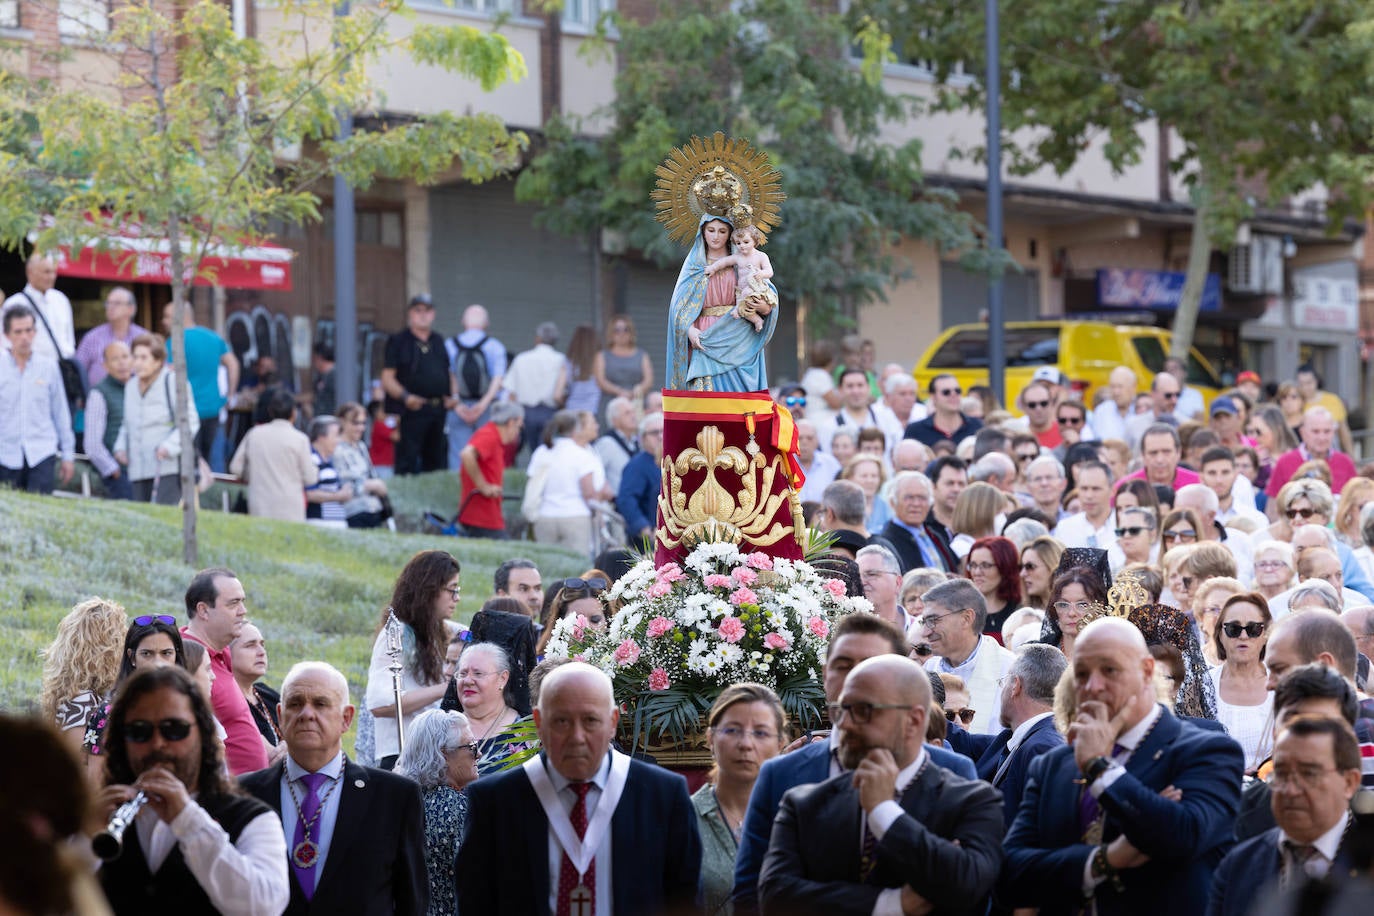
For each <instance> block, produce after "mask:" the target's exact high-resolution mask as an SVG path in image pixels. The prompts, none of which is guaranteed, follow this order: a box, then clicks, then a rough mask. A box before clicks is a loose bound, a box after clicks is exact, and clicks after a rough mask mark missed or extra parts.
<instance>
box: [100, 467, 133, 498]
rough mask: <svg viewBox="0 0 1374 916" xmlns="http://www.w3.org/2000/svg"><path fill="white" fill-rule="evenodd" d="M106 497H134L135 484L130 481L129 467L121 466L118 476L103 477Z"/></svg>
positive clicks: (101, 480)
mask: <svg viewBox="0 0 1374 916" xmlns="http://www.w3.org/2000/svg"><path fill="white" fill-rule="evenodd" d="M100 482H101V483H103V484H104V485H105V498H106V499H133V498H134V485H133V484H131V483H130V482H129V469H128V468H121V469H120V471H119V476H118V477H102V478H100Z"/></svg>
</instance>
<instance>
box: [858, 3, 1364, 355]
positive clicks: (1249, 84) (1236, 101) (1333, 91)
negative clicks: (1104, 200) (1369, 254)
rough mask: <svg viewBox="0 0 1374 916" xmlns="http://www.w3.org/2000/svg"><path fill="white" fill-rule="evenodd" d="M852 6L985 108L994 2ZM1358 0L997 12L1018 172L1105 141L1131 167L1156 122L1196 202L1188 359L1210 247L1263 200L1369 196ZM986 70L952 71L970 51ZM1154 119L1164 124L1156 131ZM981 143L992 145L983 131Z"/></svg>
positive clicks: (1180, 340) (968, 59)
mask: <svg viewBox="0 0 1374 916" xmlns="http://www.w3.org/2000/svg"><path fill="white" fill-rule="evenodd" d="M849 15H850V16H851V17H853V21H855V22H860V21H862V22H866V23H869V24H872V25H874V26H876V27H878V28H880V29H881V30H882V31H884V32H886V33H887V34H888V36H889V37H890V38H891V40H892V43H893V46H894V47H900V48H902V49H903V51H904V53H906V54H909V55H910V56H911V57H913V58H919V59H922V60H928V61H932V62H934V65H935V67H936V70H937V74H938V76H939V77H940V78H941V85H942V90H941V98H940V101H939V102H938V105H939V106H940V107H943V108H947V109H954V108H964V109H967V110H970V111H976V112H980V111H982V110H984V105H985V102H986V96H985V92H984V87H983V85H982V83H981V81H980V80H978V79H977V78H976V77H977V75H979V74H981V72H982V67H981V63H979V62H980V61H981V60H982V59H983V55H984V44H983V42H984V28H985V25H986V23H985V22H984V14H983V5H982V4H977V3H968V2H964V0H854V2H853V3H852V4H851V5H850V9H849ZM1361 20H1370V14H1369V7H1368V4H1367V3H1363V2H1359V0H1334V2H1327V3H1313V2H1311V0H1265V2H1263V3H1254V2H1250V0H1182V2H1174V3H1159V2H1156V0H1021V2H1018V3H1016V4H1006V3H1004V4H1002V14H1001V16H1000V17H999V27H1000V31H1001V41H1002V48H1001V66H1002V71H1001V72H1002V82H1003V85H1002V87H1001V90H1002V123H1003V126H1004V129H1005V136H1004V138H1003V143H1004V153H1005V155H1006V156H1007V161H1008V166H1009V168H1010V170H1011V171H1012V172H1013V173H1014V174H1023V175H1024V174H1029V173H1030V172H1033V171H1035V170H1036V169H1039V168H1042V167H1045V166H1049V167H1051V168H1053V169H1054V170H1055V171H1056V172H1058V173H1059V174H1063V173H1064V172H1066V171H1068V169H1069V168H1071V167H1072V166H1073V165H1074V163H1075V162H1077V161H1078V160H1079V158H1080V157H1082V156H1083V155H1085V154H1086V153H1087V151H1088V150H1089V148H1090V146H1092V145H1093V144H1094V143H1096V142H1097V141H1099V140H1100V141H1101V145H1100V147H1099V148H1100V150H1101V154H1102V155H1104V156H1105V157H1106V159H1107V161H1108V162H1109V163H1110V164H1111V165H1112V166H1113V168H1114V169H1115V170H1116V171H1117V172H1118V173H1120V171H1121V170H1123V169H1124V168H1125V167H1126V166H1127V165H1131V164H1134V163H1137V162H1139V161H1140V158H1141V155H1142V152H1143V151H1144V149H1145V148H1146V145H1147V143H1148V142H1149V136H1150V135H1149V134H1147V133H1146V131H1145V130H1144V128H1146V127H1148V126H1150V122H1156V123H1158V124H1160V125H1163V126H1164V127H1166V128H1169V129H1172V130H1173V131H1176V132H1177V135H1178V137H1179V138H1181V141H1182V142H1181V143H1180V144H1177V145H1175V146H1174V147H1173V148H1172V149H1171V150H1170V154H1171V155H1170V161H1169V165H1170V167H1171V168H1172V169H1173V171H1174V173H1175V174H1182V175H1183V176H1184V177H1185V180H1186V182H1187V184H1188V187H1189V189H1190V192H1191V194H1192V199H1193V205H1194V207H1195V216H1194V231H1193V236H1192V244H1191V247H1190V249H1189V254H1188V269H1187V280H1186V283H1185V286H1184V291H1183V301H1182V302H1181V303H1180V305H1179V308H1178V312H1177V314H1176V316H1175V324H1174V333H1173V353H1174V355H1177V356H1182V357H1183V358H1186V357H1187V353H1188V348H1189V347H1190V346H1191V344H1192V339H1193V332H1194V329H1195V326H1196V321H1197V312H1198V307H1199V305H1200V302H1201V298H1202V291H1203V286H1204V283H1205V281H1206V275H1207V267H1208V262H1209V260H1210V257H1211V252H1212V248H1213V246H1214V245H1215V246H1218V247H1226V246H1229V240H1230V239H1232V238H1234V236H1235V231H1236V228H1237V226H1238V224H1239V223H1240V222H1242V221H1244V220H1245V219H1246V218H1247V217H1249V216H1251V215H1253V214H1254V212H1255V210H1256V208H1257V207H1265V206H1273V207H1279V206H1282V205H1283V202H1284V201H1285V200H1286V199H1288V198H1291V197H1293V196H1294V195H1297V194H1300V193H1303V192H1306V191H1310V190H1312V189H1314V188H1318V187H1325V188H1326V189H1327V190H1328V191H1329V192H1330V195H1329V197H1328V201H1327V204H1328V216H1329V217H1330V218H1331V219H1332V220H1333V222H1334V221H1337V220H1339V219H1340V218H1341V217H1345V216H1356V217H1360V218H1363V216H1364V212H1365V210H1366V208H1367V207H1368V206H1369V204H1370V201H1371V193H1370V192H1371V184H1370V181H1369V178H1370V175H1371V174H1372V173H1374V169H1371V165H1374V161H1371V159H1370V150H1371V146H1370V144H1371V138H1374V107H1372V106H1371V105H1370V104H1369V98H1368V97H1369V91H1370V88H1371V75H1372V74H1374V71H1371V64H1374V22H1371V21H1366V22H1365V23H1364V24H1363V25H1361V24H1360V23H1361ZM961 63H962V64H963V70H964V72H965V73H969V74H973V75H974V76H975V78H974V79H973V80H960V81H955V82H950V81H948V80H947V79H945V78H947V77H948V76H949V75H950V74H951V73H952V72H953V71H954V69H955V67H956V66H957V65H959V64H961ZM1151 130H1153V128H1151ZM970 150H971V151H972V152H973V153H974V154H975V155H976V154H979V153H981V149H976V148H974V147H973V145H972V144H971V146H970Z"/></svg>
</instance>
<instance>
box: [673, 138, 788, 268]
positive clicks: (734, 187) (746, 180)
mask: <svg viewBox="0 0 1374 916" xmlns="http://www.w3.org/2000/svg"><path fill="white" fill-rule="evenodd" d="M654 173H655V174H656V175H658V183H657V187H656V188H655V189H654V191H653V195H652V196H653V199H654V201H655V203H656V204H657V206H658V213H657V217H658V219H659V221H660V222H662V223H663V224H664V225H665V226H666V227H667V228H668V237H669V238H670V239H672V240H673V241H675V242H679V243H686V242H688V241H690V240H691V239H692V238H693V237H694V236H695V235H696V232H697V225H698V224H699V223H700V221H701V217H702V215H703V214H707V213H709V214H711V215H712V216H724V217H730V216H731V213H732V211H735V217H736V218H738V214H739V213H740V212H741V211H740V210H739V209H738V208H741V207H747V208H748V210H749V211H752V213H751V215H752V222H753V225H754V227H755V228H756V229H757V230H758V232H759V236H760V238H759V244H760V245H762V244H763V243H764V242H765V241H766V240H767V236H768V232H769V231H770V230H772V229H773V227H774V226H776V225H778V219H779V215H778V205H779V204H781V203H782V201H783V200H784V199H785V198H786V195H785V194H783V192H782V187H781V183H780V176H779V175H778V171H777V169H775V168H773V166H772V165H771V164H770V162H769V161H768V154H767V153H765V152H763V151H761V150H756V149H754V148H753V147H752V146H750V145H749V141H748V140H744V139H741V138H738V137H729V138H727V137H726V136H725V134H724V132H722V131H716V132H715V134H713V135H712V136H711V138H710V139H709V140H703V139H702V138H701V137H693V138H692V139H691V141H690V142H688V143H686V144H685V145H683V146H681V147H678V148H677V149H674V150H672V151H671V152H669V154H668V158H667V159H665V160H664V161H663V164H662V165H660V166H659V167H658V168H657V169H655V170H654Z"/></svg>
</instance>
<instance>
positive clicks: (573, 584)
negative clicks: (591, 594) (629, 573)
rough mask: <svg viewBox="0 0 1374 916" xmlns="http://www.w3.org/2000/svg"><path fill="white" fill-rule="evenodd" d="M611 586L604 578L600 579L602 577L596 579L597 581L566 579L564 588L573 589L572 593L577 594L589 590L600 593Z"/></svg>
mask: <svg viewBox="0 0 1374 916" xmlns="http://www.w3.org/2000/svg"><path fill="white" fill-rule="evenodd" d="M609 584H610V583H609V582H607V581H606V580H605V579H602V578H600V577H597V578H595V579H564V580H563V587H564V588H566V589H571V590H572V591H575V592H580V591H586V590H587V589H592V590H593V591H600V590H601V589H603V588H605V587H606V586H607V585H609Z"/></svg>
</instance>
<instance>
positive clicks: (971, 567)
mask: <svg viewBox="0 0 1374 916" xmlns="http://www.w3.org/2000/svg"><path fill="white" fill-rule="evenodd" d="M967 566H968V571H969V572H992V571H993V570H994V569H996V568H997V564H996V563H969V564H967Z"/></svg>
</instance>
